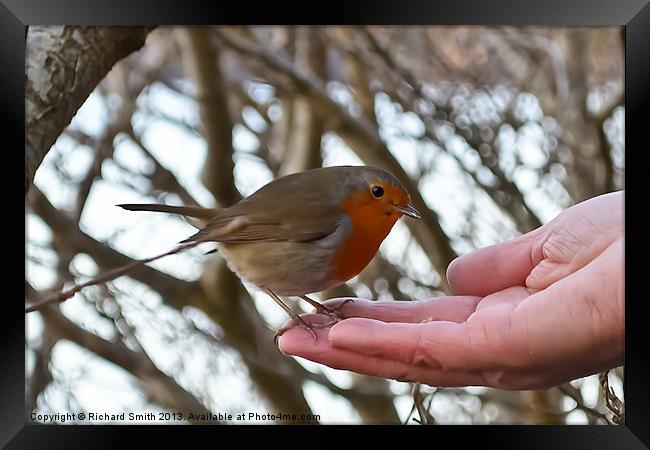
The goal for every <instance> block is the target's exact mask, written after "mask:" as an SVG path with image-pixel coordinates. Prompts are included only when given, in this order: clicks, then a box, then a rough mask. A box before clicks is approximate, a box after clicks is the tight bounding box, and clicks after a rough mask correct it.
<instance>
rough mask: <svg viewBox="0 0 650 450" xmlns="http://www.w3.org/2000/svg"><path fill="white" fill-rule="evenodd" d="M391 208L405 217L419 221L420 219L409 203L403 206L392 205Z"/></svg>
mask: <svg viewBox="0 0 650 450" xmlns="http://www.w3.org/2000/svg"><path fill="white" fill-rule="evenodd" d="M393 208H395V209H396V210H398V211H399V212H401V213H402V214H404V215H406V216H409V217H413V218H414V219H419V218H421V217H422V216H421V215H420V213H419V212H418V210H417V209H415V208H414V207H413V206H412V205H411V204H410V203H409V204H407V205H404V206H400V205H393Z"/></svg>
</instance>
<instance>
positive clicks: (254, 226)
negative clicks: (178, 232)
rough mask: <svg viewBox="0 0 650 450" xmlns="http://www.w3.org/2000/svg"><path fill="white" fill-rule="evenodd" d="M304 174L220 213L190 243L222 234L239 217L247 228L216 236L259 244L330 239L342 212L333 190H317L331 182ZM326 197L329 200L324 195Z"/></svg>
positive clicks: (284, 179) (236, 241) (279, 181)
mask: <svg viewBox="0 0 650 450" xmlns="http://www.w3.org/2000/svg"><path fill="white" fill-rule="evenodd" d="M303 174H304V173H301V174H295V175H294V176H288V177H285V178H283V179H278V180H277V181H276V182H274V183H271V184H269V185H267V186H265V187H263V188H262V189H260V190H259V191H257V192H255V193H254V194H253V195H251V196H250V197H248V198H246V199H244V200H242V201H240V202H238V203H237V204H235V205H233V206H231V207H230V208H226V209H223V210H220V211H219V213H218V214H217V215H216V216H215V217H214V218H213V219H212V220H211V221H210V222H208V223H207V224H206V226H205V227H204V228H203V229H201V230H200V231H199V232H198V233H197V234H195V235H194V236H192V237H190V238H189V239H188V240H195V239H198V238H203V239H205V238H206V237H208V236H209V235H210V234H214V233H218V230H220V229H223V227H224V226H227V225H228V223H230V222H231V221H232V220H234V219H235V218H237V217H240V218H243V219H244V220H245V225H244V226H241V227H238V228H237V229H235V230H233V232H232V233H228V234H227V235H225V236H224V235H219V236H218V237H216V236H215V239H214V240H215V241H218V242H223V243H233V244H235V243H245V242H256V241H267V242H268V241H294V242H305V241H311V240H315V239H320V238H322V237H325V236H328V235H330V234H331V233H334V232H335V231H336V227H337V225H338V223H339V221H340V219H341V215H342V211H341V209H340V207H339V203H340V202H339V201H338V200H337V198H338V197H337V195H336V192H332V190H335V189H336V186H335V185H334V187H333V189H330V190H329V191H328V190H325V194H323V191H324V190H323V189H316V188H315V187H316V186H322V184H323V183H328V186H329V185H331V184H332V180H331V179H323V180H320V179H318V176H319V175H320V174H319V173H316V176H315V177H314V176H313V174H312V176H311V177H310V178H308V179H307V178H306V177H305V176H304V175H303ZM324 195H326V198H323V196H324Z"/></svg>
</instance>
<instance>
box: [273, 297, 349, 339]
mask: <svg viewBox="0 0 650 450" xmlns="http://www.w3.org/2000/svg"><path fill="white" fill-rule="evenodd" d="M352 302H354V300H353V299H351V298H346V299H345V300H343V301H342V302H341V303H339V304H338V305H336V306H335V307H330V306H326V305H323V304H319V305H318V306H317V307H316V313H318V314H322V315H324V316H328V317H329V318H330V319H331V320H330V321H329V322H327V323H311V324H310V323H307V322H305V320H304V319H303V318H302V317H300V316H297V318H298V320H296V319H294V320H292V321H291V322H289V323H288V324H287V325H285V326H283V327H282V328H280V329H279V330H278V331H276V332H275V334H274V335H273V343H274V344H275V346H276V347H278V348H279V346H278V339H280V336H282V335H283V334H284V333H285V332H286V331H288V330H290V329H291V328H293V327H295V326H300V327H302V328H304V329H305V330H307V331H308V332H309V334H311V336H312V337H313V338H314V342H316V339H317V335H316V332H315V331H314V329H319V328H328V327H331V326H332V325H334V324H335V323H338V322H339V321H340V320H341V319H345V317H344V316H343V315H342V314H341V313H340V312H339V310H340V309H341V308H342V307H343V306H344V305H346V304H348V303H352Z"/></svg>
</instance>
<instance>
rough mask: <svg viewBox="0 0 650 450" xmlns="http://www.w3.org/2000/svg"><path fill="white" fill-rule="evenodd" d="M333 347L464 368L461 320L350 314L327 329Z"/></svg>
mask: <svg viewBox="0 0 650 450" xmlns="http://www.w3.org/2000/svg"><path fill="white" fill-rule="evenodd" d="M329 340H330V343H331V345H332V347H333V348H340V349H346V350H350V351H352V352H354V353H358V354H363V355H369V356H377V357H380V358H386V359H390V360H392V361H396V362H401V363H404V364H407V365H413V366H429V367H439V368H443V369H451V370H460V371H465V370H467V368H468V367H469V366H470V362H474V360H473V359H472V358H470V357H469V355H470V353H471V351H470V349H469V347H468V344H467V339H466V334H465V326H464V324H459V323H454V322H445V321H438V322H429V323H422V324H413V323H386V322H381V321H377V320H373V319H362V318H351V319H346V320H343V321H341V322H339V323H337V324H336V325H334V326H333V327H332V328H331V330H330V332H329Z"/></svg>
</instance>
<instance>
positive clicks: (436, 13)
mask: <svg viewBox="0 0 650 450" xmlns="http://www.w3.org/2000/svg"><path fill="white" fill-rule="evenodd" d="M292 6H293V8H295V5H292ZM310 6H311V5H310ZM294 13H296V16H294V17H291V15H290V14H289V12H288V11H283V10H282V7H281V6H280V5H277V4H271V3H270V2H267V3H265V4H256V5H255V7H254V8H251V6H250V5H249V4H240V5H238V4H237V3H235V2H228V3H227V2H225V1H220V2H217V1H210V0H195V1H193V2H187V1H185V2H181V1H177V2H174V3H172V2H171V1H170V0H167V1H163V0H158V1H156V0H138V1H137V2H136V1H135V0H112V1H110V2H109V1H101V0H99V1H89V0H85V1H84V0H49V1H48V2H42V1H38V0H1V3H0V49H1V50H0V55H2V60H3V62H4V65H3V74H4V75H5V76H4V77H3V78H4V82H3V83H2V84H1V85H0V90H1V91H2V95H1V96H0V98H1V99H2V107H1V108H0V114H2V116H1V117H2V119H3V122H4V123H5V124H7V125H8V127H7V128H8V129H9V130H11V134H7V135H6V137H7V138H9V137H11V140H12V141H13V145H12V146H11V147H7V148H8V149H13V148H24V141H25V126H24V95H21V93H24V80H25V78H24V77H25V74H24V62H25V60H24V57H25V38H26V33H27V27H28V26H29V25H30V24H34V25H36V24H38V25H53V24H69V25H207V24H211V25H225V24H230V25H235V24H256V25H270V24H290V23H292V22H293V23H296V24H301V25H326V24H330V25H353V24H354V25H356V24H377V25H388V24H395V23H396V22H398V23H399V24H400V25H486V26H489V25H516V26H524V25H543V26H623V27H624V28H625V33H624V36H625V38H624V41H625V65H626V70H625V108H626V136H625V140H626V156H625V158H626V175H627V176H626V181H625V188H626V190H627V189H628V188H629V187H631V186H635V187H633V188H632V192H629V193H626V195H625V206H626V208H625V209H626V213H625V214H626V221H625V224H626V225H625V226H626V228H627V229H628V230H629V231H631V232H632V236H633V239H634V240H633V242H634V244H633V245H630V246H627V245H626V247H625V260H626V267H627V268H628V270H626V271H625V283H626V304H625V312H626V314H625V340H626V347H625V380H624V386H625V408H626V414H625V420H626V423H625V425H623V426H609V427H599V426H587V425H585V426H536V427H531V426H490V427H481V426H478V427H462V428H460V429H458V428H456V427H452V426H438V427H436V428H435V430H436V440H438V438H439V437H442V435H445V437H449V438H456V439H457V438H458V435H459V433H458V431H460V433H463V434H462V436H463V437H465V436H468V437H469V436H471V437H474V438H476V439H480V440H481V441H482V442H484V443H485V442H486V439H490V441H489V442H490V443H491V444H493V445H494V444H496V445H497V446H499V447H501V448H503V447H504V446H507V447H508V448H510V447H513V446H514V447H525V448H528V449H532V448H553V447H561V448H567V447H571V448H589V449H591V448H625V449H632V448H644V447H645V448H650V447H649V446H650V427H648V426H647V425H648V424H650V408H648V406H647V405H650V346H648V338H647V334H645V333H644V331H645V330H647V324H646V321H645V317H646V316H645V315H644V314H643V310H642V309H643V304H642V299H643V298H644V297H643V296H642V295H640V294H641V292H642V289H643V287H644V286H643V284H644V283H643V279H642V278H641V277H638V276H633V275H632V271H633V270H635V269H636V268H638V267H639V266H640V265H635V264H634V261H644V259H642V258H643V257H644V255H643V254H642V251H643V250H642V249H643V248H645V249H647V248H650V245H648V244H650V242H649V241H650V239H649V238H648V233H647V232H646V230H645V229H646V228H647V227H646V224H645V220H643V219H640V220H633V219H632V214H634V213H635V212H636V211H640V210H642V205H643V206H645V205H646V204H647V199H648V198H647V196H645V200H643V197H641V199H635V196H636V195H639V196H643V194H642V193H640V192H642V189H643V185H642V183H643V181H644V178H643V177H644V176H645V177H646V178H647V168H648V167H649V165H648V164H643V162H642V161H641V158H642V157H643V156H645V157H646V158H647V157H648V153H650V149H647V146H648V144H647V143H648V137H647V136H646V135H647V133H643V134H644V136H643V138H641V134H642V132H643V131H645V130H644V129H645V128H647V127H648V124H649V123H650V114H649V113H648V109H649V108H648V107H649V106H650V76H649V74H650V5H649V4H648V0H573V1H571V2H568V1H566V0H526V1H524V0H498V1H497V0H491V1H490V2H489V5H488V2H480V0H456V1H453V0H438V1H436V2H435V3H433V2H427V1H423V0H400V1H396V0H392V1H390V2H389V1H387V0H383V1H382V2H381V3H380V2H378V1H372V0H363V1H356V2H354V4H352V2H347V3H346V2H339V1H330V2H327V3H324V4H323V6H321V7H320V9H319V8H317V7H316V6H311V8H310V9H309V10H304V9H303V10H297V9H294ZM298 14H300V18H299V19H296V17H298ZM16 111H22V112H23V114H16V113H15V112H16ZM21 118H22V121H23V123H22V125H21V124H20V123H19V121H20V120H21ZM641 139H643V140H641ZM635 144H636V146H638V147H639V149H638V150H637V152H636V153H632V152H631V151H630V149H631V148H632V145H635ZM644 144H645V148H644V146H643V145H644ZM636 146H635V147H636ZM16 154H17V153H16V152H15V151H13V150H12V151H8V152H6V153H5V155H7V156H12V157H13V156H15V155H16ZM628 155H632V161H633V162H634V163H633V164H630V163H629V162H628ZM20 158H22V157H20ZM16 164H24V159H23V162H20V161H18V162H17V163H16ZM12 166H13V165H12ZM12 171H13V172H14V173H12V174H8V175H9V177H8V178H10V179H7V181H8V182H10V183H11V185H10V188H9V189H7V191H6V192H12V193H13V194H14V195H12V196H11V198H12V199H11V200H10V201H9V203H11V205H12V209H14V208H15V209H16V210H17V211H18V210H19V208H20V207H19V205H18V201H19V200H18V199H19V196H20V195H21V194H19V193H18V190H19V189H21V190H22V189H23V188H22V187H23V185H24V180H23V179H22V174H21V173H20V172H19V171H17V170H15V169H12ZM642 171H643V172H642ZM19 177H20V178H19ZM3 178H7V177H3ZM14 178H15V179H14ZM14 196H15V198H14ZM14 203H15V205H14ZM23 206H24V205H23ZM12 222H17V221H15V220H14V221H12ZM16 227H18V226H17V225H16ZM17 233H18V234H19V233H20V230H19V229H18V230H17ZM14 241H16V239H14ZM643 244H645V245H643ZM25 245H26V241H25ZM23 250H25V251H26V248H25V247H23ZM17 253H18V252H17ZM9 273H10V272H9ZM11 278H12V280H11V281H12V283H11V284H13V287H16V286H18V281H16V280H13V277H11ZM637 293H638V294H637ZM634 294H637V295H634ZM8 297H9V298H7V299H6V300H5V301H6V302H8V303H7V309H8V312H7V313H6V315H5V318H9V319H10V320H4V321H3V326H2V327H0V330H1V331H0V333H2V335H1V337H0V339H1V341H0V342H2V355H3V364H2V366H1V367H2V369H1V370H2V375H1V378H0V379H1V380H2V383H0V395H1V396H0V398H1V399H2V401H0V418H1V419H0V445H5V444H6V443H7V442H8V441H9V440H10V439H12V438H13V440H12V441H11V444H10V445H9V446H7V448H24V447H26V446H30V447H33V446H35V445H39V444H47V447H48V448H70V446H71V445H70V444H71V442H74V443H75V445H74V446H75V447H77V446H82V445H83V446H84V447H85V446H92V447H93V448H104V447H106V448H114V447H115V445H116V444H128V443H133V434H132V433H140V432H144V433H146V436H147V437H148V438H151V436H152V434H153V433H152V431H154V428H153V427H154V426H151V425H135V426H129V428H128V429H127V430H128V431H127V430H124V431H126V432H123V433H120V431H122V430H121V429H120V427H121V426H110V425H99V426H98V425H86V426H67V427H61V426H54V427H47V426H46V425H37V424H27V423H26V418H25V413H24V411H25V407H24V405H25V396H24V389H25V353H24V330H25V319H24V311H23V305H22V303H21V301H19V300H17V299H16V298H13V297H14V296H13V295H11V296H8ZM628 299H634V300H635V301H634V302H633V301H628ZM21 369H22V370H21ZM21 405H22V406H21ZM334 427H335V428H337V429H336V430H335V431H334V432H335V433H336V436H337V440H339V439H344V435H345V434H346V433H348V432H349V431H350V430H351V429H352V430H356V431H358V428H357V427H342V426H334ZM239 428H240V427H223V426H217V427H205V426H203V427H201V426H199V427H191V428H190V429H192V430H196V431H198V432H201V433H206V432H213V431H218V432H219V433H224V432H225V433H230V432H234V431H238V429H239ZM284 428H285V427H263V426H256V425H253V426H248V427H246V430H247V431H248V430H250V431H251V432H255V431H258V430H261V429H264V430H269V429H272V430H273V431H274V432H278V430H279V429H284ZM307 429H309V431H310V433H309V436H308V439H313V438H314V437H315V436H314V433H322V432H323V431H321V430H324V429H323V428H315V427H304V426H298V427H292V428H291V430H292V431H291V432H292V433H297V432H302V431H305V430H307ZM168 430H169V427H157V428H155V434H154V436H156V437H157V438H159V439H166V441H165V442H169V441H168V440H167V439H169V438H170V436H169V434H168ZM176 430H178V431H180V432H181V433H175V434H176V435H178V434H183V433H187V432H189V431H187V430H188V427H179V428H177V429H176ZM388 430H391V431H392V433H391V434H397V435H398V436H401V433H405V432H409V433H411V432H416V433H422V432H426V431H423V430H424V428H423V427H390V426H389V427H380V426H375V427H372V431H373V434H376V435H377V436H380V435H381V437H384V436H385V432H386V431H388ZM418 430H419V431H418ZM325 432H326V433H327V435H324V436H323V437H324V438H327V437H328V436H329V437H330V438H331V437H332V435H331V431H329V430H327V431H325ZM219 437H222V435H221V434H220V436H219ZM292 437H293V438H296V439H300V437H298V436H297V434H295V435H294V434H292ZM109 443H110V444H109ZM182 443H183V444H185V445H187V443H188V441H187V440H184V442H182ZM403 443H404V441H403V440H402V445H403ZM558 444H559V445H558ZM644 444H645V445H644ZM39 446H40V445H39Z"/></svg>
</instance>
